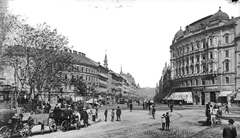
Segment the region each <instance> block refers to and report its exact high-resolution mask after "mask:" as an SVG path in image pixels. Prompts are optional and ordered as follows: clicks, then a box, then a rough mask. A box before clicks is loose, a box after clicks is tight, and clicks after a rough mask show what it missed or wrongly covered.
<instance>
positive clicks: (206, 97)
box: [205, 92, 210, 103]
mask: <svg viewBox="0 0 240 138" xmlns="http://www.w3.org/2000/svg"><path fill="white" fill-rule="evenodd" d="M208 102H210V92H205V103H208Z"/></svg>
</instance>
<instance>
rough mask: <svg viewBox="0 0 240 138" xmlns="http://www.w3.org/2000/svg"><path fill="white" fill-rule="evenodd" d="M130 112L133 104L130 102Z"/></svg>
mask: <svg viewBox="0 0 240 138" xmlns="http://www.w3.org/2000/svg"><path fill="white" fill-rule="evenodd" d="M129 106H130V112H132V109H133V105H132V103H130V105H129Z"/></svg>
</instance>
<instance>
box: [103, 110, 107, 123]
mask: <svg viewBox="0 0 240 138" xmlns="http://www.w3.org/2000/svg"><path fill="white" fill-rule="evenodd" d="M107 114H108V109H105V111H104V116H105V122H107Z"/></svg>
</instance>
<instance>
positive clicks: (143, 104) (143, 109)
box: [142, 102, 144, 110]
mask: <svg viewBox="0 0 240 138" xmlns="http://www.w3.org/2000/svg"><path fill="white" fill-rule="evenodd" d="M142 105H143V110H144V102H143V103H142Z"/></svg>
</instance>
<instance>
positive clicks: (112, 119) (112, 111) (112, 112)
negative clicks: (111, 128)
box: [111, 109, 114, 122]
mask: <svg viewBox="0 0 240 138" xmlns="http://www.w3.org/2000/svg"><path fill="white" fill-rule="evenodd" d="M111 116H112V120H111V121H112V122H113V121H114V109H112V114H111Z"/></svg>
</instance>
